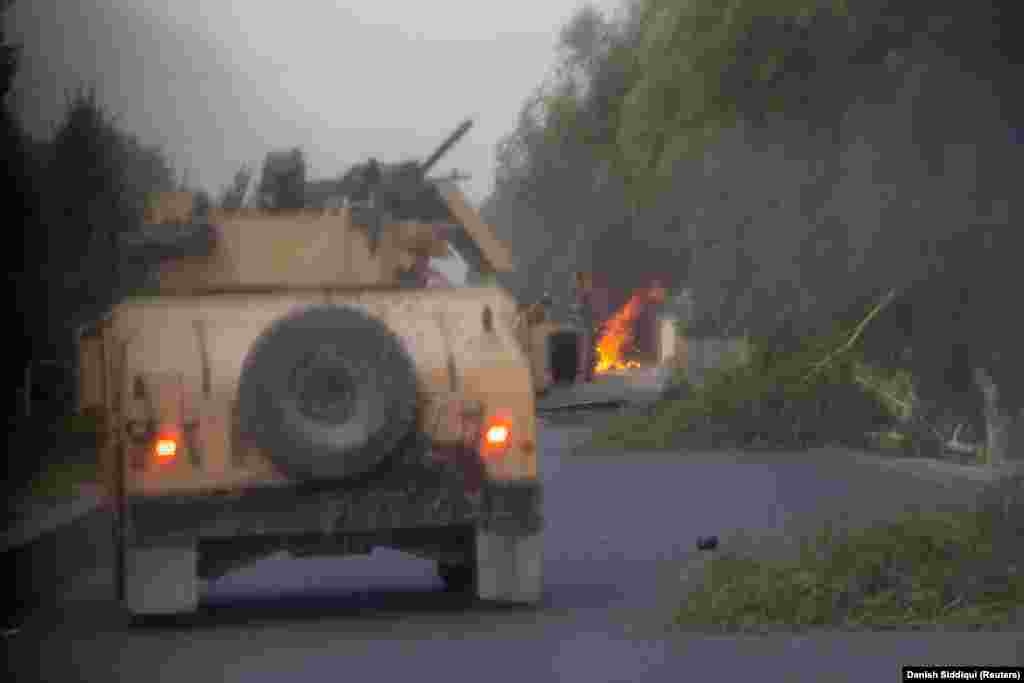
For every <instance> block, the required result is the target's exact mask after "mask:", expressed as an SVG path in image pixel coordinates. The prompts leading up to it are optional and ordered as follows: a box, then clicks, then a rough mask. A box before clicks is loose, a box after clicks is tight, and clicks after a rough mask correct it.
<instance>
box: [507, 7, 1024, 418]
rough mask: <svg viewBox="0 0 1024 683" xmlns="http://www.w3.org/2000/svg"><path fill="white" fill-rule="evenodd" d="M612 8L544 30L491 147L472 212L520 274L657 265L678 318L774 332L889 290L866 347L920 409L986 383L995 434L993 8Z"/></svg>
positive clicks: (998, 100) (999, 236) (1015, 219)
mask: <svg viewBox="0 0 1024 683" xmlns="http://www.w3.org/2000/svg"><path fill="white" fill-rule="evenodd" d="M623 9H624V11H623V12H622V13H621V15H620V16H619V17H617V18H615V19H610V18H607V17H605V16H602V15H601V13H599V12H598V11H596V10H594V9H592V8H587V9H584V10H583V11H581V12H580V13H579V14H578V15H577V16H576V17H575V18H574V19H573V20H572V21H571V22H570V23H569V24H568V25H567V27H566V29H565V31H564V32H563V36H562V53H561V55H560V56H559V60H558V63H557V65H556V69H555V72H554V73H555V75H554V76H553V78H552V79H551V80H550V82H548V83H546V84H544V86H543V87H542V88H541V89H540V90H539V92H538V94H537V96H535V97H533V98H531V100H530V101H529V102H528V103H527V106H526V107H524V110H523V114H522V116H521V117H520V123H519V126H518V127H517V129H516V130H515V131H513V132H512V133H511V134H510V135H509V136H508V138H507V139H506V140H504V141H503V143H502V145H501V146H500V148H499V150H498V156H497V169H498V175H497V178H496V185H495V191H494V194H493V196H492V197H490V198H489V200H488V202H487V210H488V211H489V212H490V215H489V217H490V218H491V220H492V221H493V222H494V223H495V224H496V225H497V226H498V229H499V230H511V229H512V227H513V226H514V227H515V230H516V238H517V241H518V242H519V243H520V244H521V247H520V249H521V250H522V251H523V254H522V255H521V257H520V258H521V259H523V260H524V261H526V262H527V263H528V264H529V265H528V266H527V267H526V268H525V270H526V271H527V272H529V271H536V272H537V273H551V275H550V276H549V277H551V278H553V279H555V280H558V281H563V282H568V280H569V276H568V273H559V272H556V271H558V269H559V268H565V267H566V266H564V265H563V264H568V263H572V264H573V265H574V266H576V267H583V268H592V269H595V270H599V271H602V272H603V273H604V275H605V276H606V277H608V278H609V279H612V280H613V282H615V283H616V284H618V285H619V286H620V287H622V288H629V287H631V286H635V285H636V284H637V283H639V282H640V281H641V280H642V279H643V278H644V276H645V274H646V273H649V272H651V271H658V272H674V273H676V275H677V280H676V282H674V283H673V284H676V285H679V284H683V283H686V284H687V285H689V286H691V287H692V288H693V289H694V290H695V292H696V293H697V305H698V321H697V322H698V325H699V326H702V327H704V328H705V329H706V330H709V331H716V332H723V333H736V332H741V331H750V332H752V333H756V334H758V335H762V336H765V337H775V338H777V339H779V340H781V339H782V338H783V337H784V336H785V335H786V334H788V335H789V336H790V337H792V336H800V335H803V334H808V333H813V332H815V331H822V330H824V329H825V328H827V327H828V326H830V325H833V324H834V322H835V321H836V320H837V319H843V318H844V317H845V318H849V317H851V316H855V315H857V314H859V313H861V312H863V311H864V310H865V308H866V307H867V306H868V305H869V302H872V301H877V300H879V298H881V297H882V296H883V295H884V294H885V293H887V292H889V291H894V292H896V293H897V296H896V299H895V301H894V303H893V304H892V305H890V306H889V307H888V308H887V309H886V311H885V313H884V315H883V316H881V317H880V318H878V319H876V320H875V321H874V322H873V323H872V327H871V333H870V334H868V335H867V337H866V340H867V346H868V351H869V352H870V353H871V354H872V359H873V360H876V361H877V362H899V363H911V364H912V365H913V367H914V369H915V371H916V374H917V376H918V377H919V378H920V381H921V387H920V389H921V392H922V394H924V395H927V396H931V397H933V398H934V399H935V400H937V401H946V402H954V403H955V402H961V403H966V404H970V405H971V406H972V409H974V410H980V408H981V406H982V404H983V399H984V397H985V396H986V395H987V396H988V397H989V399H991V400H990V401H989V403H988V408H989V412H990V413H992V414H999V415H1002V416H1003V417H1002V420H1003V423H1004V425H1005V427H1006V428H1005V429H1003V433H1010V432H1012V431H1014V430H1013V429H1011V427H1010V425H1011V423H1016V424H1018V426H1020V427H1021V429H1024V425H1022V423H1024V420H1022V419H1021V411H1022V409H1024V382H1022V381H1021V380H1020V379H1019V377H1020V376H1021V373H1020V369H1021V365H1020V355H1019V354H1018V353H1016V352H1015V349H1017V348H1019V347H1020V342H1021V341H1022V338H1021V332H1020V331H1019V326H1018V325H1017V323H1016V320H1015V316H1013V315H1008V311H1007V309H1006V306H1007V303H1006V302H1007V299H1006V297H1007V295H1008V293H1009V292H1010V291H1012V290H1013V289H1014V287H1015V284H1014V283H1015V282H1016V279H1017V275H1016V266H1015V261H1016V254H1018V253H1020V247H1021V246H1024V244H1022V243H1021V242H1022V239H1024V237H1022V236H1021V234H1020V230H1019V226H1020V219H1019V216H1020V212H1021V209H1020V202H1021V200H1020V199H1019V191H1018V188H1019V178H1020V175H1021V169H1022V161H1024V145H1021V144H1017V143H1015V141H1019V130H1020V129H1021V128H1024V101H1022V95H1021V88H1019V85H1018V84H1019V83H1021V82H1024V77H1022V66H1021V61H1022V60H1021V58H1020V52H1019V48H1017V47H1016V44H1015V43H1014V42H1013V33H1012V32H1013V30H1014V29H1013V27H1014V26H1018V25H1019V24H1020V20H1019V9H1017V5H1016V4H1014V3H1011V2H1006V1H1000V0H987V1H986V2H982V3H980V4H971V5H970V6H969V7H968V6H966V5H963V4H962V3H955V2H952V1H951V0H943V1H941V2H938V3H930V4H928V5H919V4H912V3H910V2H909V0H903V1H901V2H895V3H894V2H882V1H881V0H865V1H863V2H857V3H843V2H833V1H828V2H824V1H819V0H769V1H767V2H766V1H762V0H729V1H728V2H724V3H723V2H719V1H717V0H693V1H692V2H687V3H679V2H674V1H672V0H639V1H638V2H634V3H631V4H629V5H626V6H624V8H623ZM1011 13H1016V14H1017V15H1018V16H1016V17H1015V16H1011ZM506 225H507V226H509V227H505V226H506ZM570 270H571V268H570ZM518 277H519V278H520V282H512V283H510V284H512V285H513V286H518V287H519V289H520V291H522V292H524V293H525V294H526V295H527V296H530V297H532V296H536V295H537V294H538V293H537V292H534V291H531V290H532V289H536V288H537V287H538V286H539V283H536V280H537V278H533V279H531V278H530V277H529V275H527V274H519V275H518ZM780 343H781V341H780ZM983 388H985V391H983V390H982V389H983ZM993 389H995V391H993ZM986 392H987V393H986ZM993 411H995V412H993ZM997 422H998V420H997ZM990 424H991V423H990ZM1021 435H1022V436H1024V432H1022V434H1021Z"/></svg>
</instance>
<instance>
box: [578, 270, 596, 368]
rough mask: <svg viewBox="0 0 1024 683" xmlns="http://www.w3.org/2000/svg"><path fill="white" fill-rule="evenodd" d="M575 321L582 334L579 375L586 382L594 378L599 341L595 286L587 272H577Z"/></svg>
mask: <svg viewBox="0 0 1024 683" xmlns="http://www.w3.org/2000/svg"><path fill="white" fill-rule="evenodd" d="M574 294H575V297H576V303H575V305H574V306H573V318H574V320H573V322H574V323H575V325H576V326H577V327H579V328H580V330H582V334H581V335H580V367H579V374H578V377H579V378H580V379H581V380H582V381H584V382H590V381H592V380H593V379H594V361H595V358H594V344H595V343H596V342H597V332H598V330H597V316H596V315H595V314H594V302H593V287H592V283H591V281H590V277H589V276H588V275H587V274H586V273H576V283H575V289H574Z"/></svg>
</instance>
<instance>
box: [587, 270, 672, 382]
mask: <svg viewBox="0 0 1024 683" xmlns="http://www.w3.org/2000/svg"><path fill="white" fill-rule="evenodd" d="M659 298H663V290H662V288H661V287H660V286H655V287H652V288H651V289H645V290H640V291H638V292H636V293H634V294H633V296H631V297H629V301H627V302H626V303H625V304H624V305H623V306H622V308H620V309H619V310H618V311H616V312H615V314H614V315H612V317H611V318H609V319H608V320H607V321H606V322H605V323H604V325H603V326H602V331H601V336H600V337H599V338H598V340H597V346H596V347H594V350H595V351H596V352H597V365H596V366H595V367H594V372H597V373H605V372H610V371H613V370H627V369H629V368H638V367H640V364H639V363H637V362H635V361H630V360H626V359H625V358H624V354H625V352H626V350H628V349H629V347H630V345H631V344H632V343H633V323H634V322H636V319H637V317H638V316H639V315H640V313H641V312H642V311H643V308H644V304H646V303H647V302H649V301H658V300H659Z"/></svg>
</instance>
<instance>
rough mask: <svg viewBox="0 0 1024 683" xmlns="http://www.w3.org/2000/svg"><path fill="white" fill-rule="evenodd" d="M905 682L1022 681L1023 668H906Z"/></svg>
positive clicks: (1023, 675) (1023, 677)
mask: <svg viewBox="0 0 1024 683" xmlns="http://www.w3.org/2000/svg"><path fill="white" fill-rule="evenodd" d="M902 680H904V681H1022V680H1024V667H1021V666H905V667H903V679H902Z"/></svg>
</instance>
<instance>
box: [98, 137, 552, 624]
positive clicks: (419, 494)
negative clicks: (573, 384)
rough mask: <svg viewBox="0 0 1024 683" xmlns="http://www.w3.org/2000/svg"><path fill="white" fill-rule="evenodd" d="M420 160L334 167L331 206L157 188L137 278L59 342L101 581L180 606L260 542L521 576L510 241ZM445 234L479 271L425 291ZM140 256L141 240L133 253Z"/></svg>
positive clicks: (522, 480) (524, 525)
mask: <svg viewBox="0 0 1024 683" xmlns="http://www.w3.org/2000/svg"><path fill="white" fill-rule="evenodd" d="M468 128H469V125H468V123H467V124H464V125H463V126H462V127H460V129H459V130H457V131H456V133H455V134H454V135H453V136H451V137H450V138H449V139H448V140H446V141H445V143H444V144H443V145H442V146H441V148H440V149H439V150H438V151H437V152H436V153H435V154H433V155H432V156H431V157H430V158H429V159H428V160H427V161H426V162H424V163H422V164H419V163H415V162H410V163H406V164H401V165H397V166H394V167H391V169H390V170H385V172H382V171H381V166H380V165H378V164H376V162H374V161H371V162H370V163H368V164H366V165H364V166H363V167H362V168H360V169H359V173H356V174H354V176H353V174H349V176H347V177H346V178H347V182H349V183H350V184H351V179H352V177H356V178H357V179H358V180H359V182H357V183H356V186H357V188H358V190H359V191H358V192H354V193H352V196H350V197H347V198H346V202H345V205H344V206H343V207H342V208H333V209H316V210H312V209H237V210H230V211H229V210H213V211H211V212H209V213H208V214H207V215H206V216H203V217H198V216H196V215H195V213H194V212H193V210H192V209H193V201H192V197H191V196H190V195H188V194H187V193H171V194H167V195H163V196H161V197H159V198H158V200H157V201H155V202H154V203H153V204H152V205H151V207H150V210H149V213H148V215H147V222H146V225H145V226H144V227H143V229H142V231H141V232H140V233H139V234H138V235H136V236H135V237H134V242H133V248H136V249H139V250H140V253H142V252H146V253H147V254H149V255H150V256H152V257H153V258H154V259H155V261H156V262H158V263H159V266H158V269H157V272H156V279H157V286H156V289H155V293H154V294H153V295H152V296H145V297H134V298H130V299H127V300H125V301H123V302H121V303H120V304H118V305H117V306H116V307H115V308H114V309H113V310H112V312H111V313H110V314H109V315H108V316H107V317H106V318H105V319H103V320H102V321H101V322H99V323H98V324H96V325H94V326H92V327H91V328H90V329H88V330H83V333H82V335H81V339H80V356H81V368H82V382H81V386H82V391H81V392H80V393H81V402H82V409H83V410H85V411H86V412H89V413H92V414H94V415H96V416H97V417H99V418H101V422H102V424H103V428H102V431H103V434H104V438H103V439H102V440H101V443H102V448H101V450H102V457H101V460H102V471H103V479H104V483H105V487H106V490H107V491H108V492H109V494H110V496H111V500H112V501H114V502H115V508H116V510H117V515H116V538H117V560H118V561H117V575H118V585H119V593H120V598H121V601H122V603H123V604H124V606H125V607H126V608H127V610H128V611H129V612H130V613H132V614H136V615H145V614H158V613H182V612H190V611H193V610H195V609H196V607H197V605H198V601H199V597H200V596H199V589H198V586H199V579H200V578H215V577H217V576H219V575H222V574H224V573H226V572H228V571H230V570H232V569H234V568H236V567H238V566H239V565H242V564H245V563H248V562H251V561H253V560H255V559H258V558H260V557H262V556H265V555H269V554H271V553H274V552H277V551H280V550H282V549H284V550H287V551H289V552H291V553H292V554H293V555H296V556H303V555H314V554H340V555H345V554H363V553H368V552H370V551H371V550H372V549H373V548H374V547H392V548H397V549H400V550H403V551H406V552H409V553H412V554H416V555H419V556H422V557H426V558H430V559H432V560H434V561H435V562H436V563H437V569H438V573H439V575H440V577H441V578H442V579H443V580H444V581H445V583H446V585H447V586H448V587H449V588H450V589H451V590H458V591H472V592H474V593H475V594H476V595H477V596H478V597H480V598H482V599H486V600H497V601H512V602H523V603H536V602H538V601H539V600H540V599H541V594H542V572H541V547H542V540H541V532H542V527H543V522H542V519H541V515H540V495H541V485H540V483H539V478H538V453H537V436H536V424H535V413H534V389H535V387H534V381H533V369H532V367H531V363H530V359H529V357H528V355H527V354H526V353H525V352H524V348H523V346H522V343H521V341H520V338H519V332H518V331H517V329H516V324H517V313H518V310H517V305H516V303H515V302H514V300H513V299H512V298H511V296H510V295H509V294H508V293H507V292H505V291H504V290H503V289H501V288H500V287H498V286H497V285H495V284H486V283H487V282H493V278H488V277H486V276H488V275H492V274H494V273H497V272H501V271H505V270H509V269H510V268H512V262H511V259H510V256H509V252H508V250H507V248H506V247H505V245H503V244H502V243H501V242H499V241H498V240H497V238H496V237H495V236H494V234H493V232H492V231H491V230H490V228H489V227H488V226H487V225H486V224H485V223H484V222H483V221H482V220H481V218H480V216H479V215H478V214H477V212H476V211H475V210H474V209H473V208H472V207H471V206H470V204H469V203H468V202H467V201H466V199H465V197H464V196H463V194H462V193H461V191H460V190H459V188H458V187H457V186H456V185H455V183H454V182H451V181H447V180H432V179H430V178H428V177H427V176H426V171H427V170H429V168H430V167H431V166H432V165H433V164H434V163H435V162H436V161H437V159H438V158H440V156H441V155H442V154H443V153H444V151H446V150H447V149H448V148H449V147H450V146H451V144H453V143H454V142H455V141H456V140H457V138H458V137H460V136H461V135H462V134H464V133H465V132H466V131H467V130H468ZM449 245H451V246H453V247H455V248H456V249H457V250H458V251H459V253H460V254H462V255H463V256H464V258H465V260H466V261H467V262H468V263H470V264H471V265H472V266H473V268H474V269H475V270H476V271H477V272H478V273H479V274H482V275H483V276H484V277H482V278H480V279H479V281H481V282H483V283H484V284H476V285H470V286H465V287H444V288H433V287H428V286H427V282H426V279H425V277H424V272H425V269H424V265H425V263H427V262H428V261H429V259H430V258H431V257H433V256H439V255H444V254H447V253H448V251H449ZM154 255H155V256H154Z"/></svg>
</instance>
